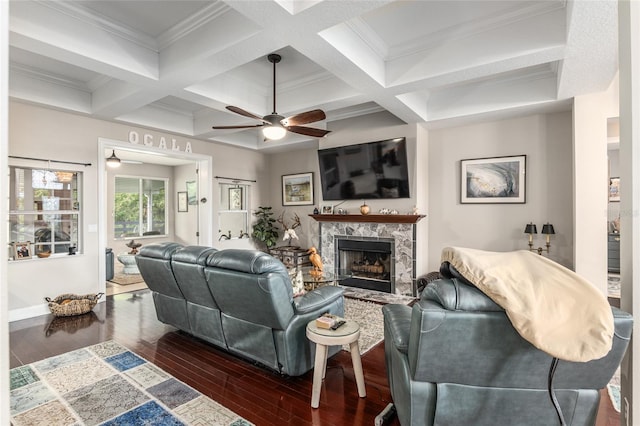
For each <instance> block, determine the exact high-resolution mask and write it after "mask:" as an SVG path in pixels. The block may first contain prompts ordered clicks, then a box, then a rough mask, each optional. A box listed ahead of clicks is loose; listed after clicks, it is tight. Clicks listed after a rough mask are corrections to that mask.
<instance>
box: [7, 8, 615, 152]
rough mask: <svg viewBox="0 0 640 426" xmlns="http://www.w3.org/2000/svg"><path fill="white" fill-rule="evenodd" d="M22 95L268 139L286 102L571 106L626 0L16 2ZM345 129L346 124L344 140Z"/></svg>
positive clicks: (592, 82)
mask: <svg viewBox="0 0 640 426" xmlns="http://www.w3.org/2000/svg"><path fill="white" fill-rule="evenodd" d="M10 15H11V16H10V51H9V55H10V79H9V84H10V87H9V92H10V96H11V97H13V98H15V99H19V100H23V101H27V102H32V103H36V104H42V105H46V106H50V107H53V108H58V109H62V110H66V111H70V112H76V113H81V114H87V115H91V116H94V117H97V118H103V119H107V120H113V121H118V122H123V123H128V124H131V125H139V126H143V127H149V128H154V129H158V130H160V131H165V132H170V133H176V134H180V135H185V136H189V137H193V138H197V139H203V140H215V141H220V142H224V143H229V144H234V145H240V146H244V147H248V148H252V149H260V150H263V149H266V150H268V149H270V147H273V146H274V145H277V146H287V145H289V144H297V143H301V142H305V141H308V140H309V137H305V136H301V135H295V134H289V135H288V136H287V137H286V138H285V139H284V140H283V141H277V142H273V141H272V142H265V141H264V140H263V138H262V136H261V134H260V133H259V131H258V130H256V129H250V130H215V131H214V130H212V129H211V126H213V125H241V124H258V122H252V120H251V119H249V118H245V117H242V116H240V115H237V114H233V113H231V112H229V111H227V110H226V109H225V106H226V105H235V106H238V107H240V108H242V109H244V110H247V111H250V112H252V113H254V114H256V115H259V116H263V115H266V114H269V113H271V112H272V103H273V99H272V90H273V80H272V78H273V76H272V65H271V64H270V63H269V62H268V61H267V59H266V57H267V55H268V54H269V53H274V52H275V53H279V54H280V55H282V62H280V64H278V68H277V71H278V73H277V85H276V90H277V109H278V113H280V114H281V115H284V116H289V115H293V114H296V113H299V112H303V111H307V110H311V109H315V108H320V109H323V110H324V111H325V112H326V114H327V119H326V120H325V121H322V122H319V123H313V124H310V125H309V126H310V127H319V128H329V129H331V122H332V121H335V120H342V119H346V118H351V117H356V116H360V115H364V114H371V113H374V112H379V111H388V112H389V113H391V114H393V115H394V116H395V117H397V118H398V119H399V120H401V121H403V122H406V123H416V122H426V123H427V124H428V125H429V126H432V127H435V126H443V125H449V124H451V123H460V122H465V121H468V120H474V119H477V118H478V117H492V118H499V117H503V116H506V115H509V114H514V113H517V114H522V113H523V112H536V111H546V110H553V109H555V110H558V109H563V108H564V109H566V108H568V105H569V100H570V99H571V98H572V97H574V96H578V95H581V94H586V93H591V92H595V91H601V90H605V89H606V88H607V87H608V86H609V84H610V83H611V81H612V79H613V78H614V76H615V73H616V71H617V6H616V1H613V0H611V1H596V0H593V1H576V2H568V1H561V0H547V1H525V0H513V1H509V0H500V1H477V0H476V1H462V0H460V1H405V0H403V1H390V0H373V1H367V0H341V1H335V0H331V1H329V0H308V1H295V0H259V1H250V0H230V1H199V0H197V1H191V0H162V1H150V0H144V1H123V0H119V1H115V0H113V1H99V0H87V1H85V0H77V1H52V0H47V1H32V0H12V1H11V3H10ZM327 137H329V138H330V137H331V134H329V136H327Z"/></svg>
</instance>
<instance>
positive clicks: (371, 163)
mask: <svg viewBox="0 0 640 426" xmlns="http://www.w3.org/2000/svg"><path fill="white" fill-rule="evenodd" d="M318 161H319V166H320V182H321V184H322V198H323V199H324V200H325V201H326V200H358V199H360V200H369V199H374V198H409V170H408V167H407V143H406V140H405V138H395V139H387V140H383V141H376V142H368V143H361V144H357V145H348V146H341V147H336V148H329V149H321V150H318Z"/></svg>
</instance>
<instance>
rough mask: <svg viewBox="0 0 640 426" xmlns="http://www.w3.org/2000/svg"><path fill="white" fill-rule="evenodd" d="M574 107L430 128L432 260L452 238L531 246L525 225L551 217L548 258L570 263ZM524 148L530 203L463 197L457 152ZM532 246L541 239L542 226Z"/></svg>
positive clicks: (484, 245) (482, 244)
mask: <svg viewBox="0 0 640 426" xmlns="http://www.w3.org/2000/svg"><path fill="white" fill-rule="evenodd" d="M571 126H572V117H571V113H569V112H566V113H557V114H547V115H532V116H527V117H522V118H515V119H509V120H503V121H494V122H486V123H481V124H474V125H469V126H461V127H456V128H449V129H440V130H432V131H430V132H429V179H430V184H429V209H428V214H429V218H430V219H429V223H430V228H429V233H430V238H429V252H430V257H429V262H428V263H429V268H430V269H432V270H434V269H436V268H437V266H438V265H439V264H440V253H441V251H442V248H444V247H447V246H460V247H471V248H476V249H481V250H490V251H510V250H521V249H525V250H526V249H528V245H527V236H526V234H524V228H525V225H526V224H527V223H529V222H533V223H535V224H537V226H538V232H540V231H541V230H542V224H544V223H546V222H547V221H548V222H550V223H552V224H553V225H554V228H555V231H556V235H554V236H553V237H552V241H551V253H550V254H549V255H548V256H549V257H550V258H551V259H553V260H555V261H557V262H559V263H560V264H563V265H564V266H567V267H569V268H571V267H572V258H573V248H572V240H573V219H572V217H573V208H572V166H571V164H572V163H571V161H572V160H571V158H572V152H571V149H572V148H571V141H572V139H571V138H572V127H571ZM522 154H525V155H526V156H527V165H526V203H525V204H460V160H463V159H472V158H485V157H500V156H511V155H522ZM534 245H535V246H534V247H539V246H542V245H544V238H543V236H542V235H541V234H538V235H537V237H536V238H534Z"/></svg>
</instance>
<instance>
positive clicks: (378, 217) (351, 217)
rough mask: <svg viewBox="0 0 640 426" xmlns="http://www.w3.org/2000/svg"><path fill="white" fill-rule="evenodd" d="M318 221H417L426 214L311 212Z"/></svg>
mask: <svg viewBox="0 0 640 426" xmlns="http://www.w3.org/2000/svg"><path fill="white" fill-rule="evenodd" d="M309 216H311V217H312V218H314V219H315V220H317V221H318V222H356V223H417V222H418V221H419V220H420V219H422V218H423V217H426V215H424V214H367V215H364V214H310V215H309Z"/></svg>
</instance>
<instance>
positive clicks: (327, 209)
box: [322, 205, 333, 214]
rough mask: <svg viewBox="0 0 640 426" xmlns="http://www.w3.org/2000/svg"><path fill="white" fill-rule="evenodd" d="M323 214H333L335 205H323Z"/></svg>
mask: <svg viewBox="0 0 640 426" xmlns="http://www.w3.org/2000/svg"><path fill="white" fill-rule="evenodd" d="M322 214H333V206H332V205H325V206H322Z"/></svg>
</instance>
